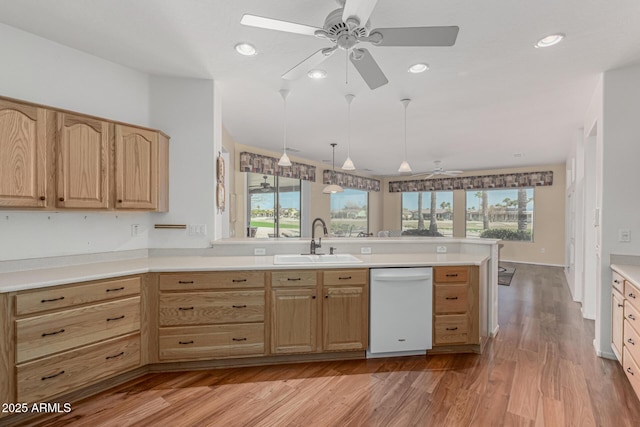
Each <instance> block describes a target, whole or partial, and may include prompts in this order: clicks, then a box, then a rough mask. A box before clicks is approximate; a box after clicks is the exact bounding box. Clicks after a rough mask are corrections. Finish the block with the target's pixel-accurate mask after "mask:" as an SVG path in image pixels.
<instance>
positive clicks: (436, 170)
mask: <svg viewBox="0 0 640 427" xmlns="http://www.w3.org/2000/svg"><path fill="white" fill-rule="evenodd" d="M433 163H435V165H436V167H435V168H433V169H431V170H430V171H427V172H423V173H419V174H415V175H412V176H424V175H427V176H425V177H424V178H423V179H429V178H433V177H434V176H437V175H443V176H458V175H460V174H462V173H464V171H458V170H451V171H449V170H444V168H443V167H442V166H440V164H441V163H442V162H441V161H440V160H434V161H433Z"/></svg>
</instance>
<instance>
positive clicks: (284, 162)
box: [278, 89, 291, 166]
mask: <svg viewBox="0 0 640 427" xmlns="http://www.w3.org/2000/svg"><path fill="white" fill-rule="evenodd" d="M280 95H281V96H282V100H283V101H284V121H283V122H284V123H283V131H282V134H283V137H282V157H280V160H279V161H278V166H291V160H289V156H287V95H289V91H288V90H287V89H282V90H280Z"/></svg>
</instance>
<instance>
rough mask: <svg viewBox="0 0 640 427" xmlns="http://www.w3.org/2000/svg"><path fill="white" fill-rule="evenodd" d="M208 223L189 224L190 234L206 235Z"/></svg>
mask: <svg viewBox="0 0 640 427" xmlns="http://www.w3.org/2000/svg"><path fill="white" fill-rule="evenodd" d="M206 235H207V224H189V236H206Z"/></svg>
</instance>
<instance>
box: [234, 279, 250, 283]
mask: <svg viewBox="0 0 640 427" xmlns="http://www.w3.org/2000/svg"><path fill="white" fill-rule="evenodd" d="M231 281H232V282H233V283H242V282H246V281H247V279H233V280H231Z"/></svg>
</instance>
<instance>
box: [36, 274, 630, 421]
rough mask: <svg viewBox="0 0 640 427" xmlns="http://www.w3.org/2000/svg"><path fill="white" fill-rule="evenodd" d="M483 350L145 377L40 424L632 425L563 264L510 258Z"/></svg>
mask: <svg viewBox="0 0 640 427" xmlns="http://www.w3.org/2000/svg"><path fill="white" fill-rule="evenodd" d="M516 267H517V270H516V273H515V276H514V278H513V281H512V282H511V286H508V287H506V286H499V292H500V293H499V300H500V308H499V323H500V332H499V334H498V336H497V337H496V338H495V339H493V340H492V341H491V342H490V343H489V345H488V347H487V349H486V352H485V353H484V354H483V355H446V356H427V357H410V358H393V359H382V360H380V359H378V360H361V361H348V362H327V363H324V362H319V363H304V364H292V365H282V366H271V367H252V368H239V369H222V370H210V371H197V372H184V373H169V374H149V375H146V376H144V377H141V378H139V379H137V380H134V381H131V382H129V383H127V384H124V385H122V386H120V387H117V388H116V389H113V390H111V391H109V392H105V393H102V394H100V395H97V396H94V397H92V398H89V399H87V400H85V401H82V402H79V403H76V404H74V405H73V411H72V412H71V413H70V414H66V415H63V416H60V417H58V418H54V419H51V420H49V421H47V422H45V423H43V424H41V425H43V426H62V425H64V426H92V427H98V426H128V425H135V426H345V425H349V426H351V425H353V426H360V425H361V426H412V425H418V426H427V425H429V426H501V425H504V426H565V425H566V426H616V427H620V426H638V425H640V403H639V402H638V399H637V398H636V397H635V395H634V394H633V391H632V389H631V386H630V385H629V383H628V382H627V380H626V378H625V376H624V373H623V371H622V369H621V367H620V366H619V365H618V363H617V362H615V361H611V360H606V359H601V358H598V357H596V356H595V353H594V349H593V344H592V341H593V337H594V322H593V321H588V320H584V319H582V316H581V314H580V306H579V305H578V304H576V303H574V302H572V301H571V298H570V295H569V292H568V289H567V286H566V284H565V281H564V277H563V273H562V269H560V268H552V267H539V266H535V267H534V266H528V265H523V264H517V265H516Z"/></svg>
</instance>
